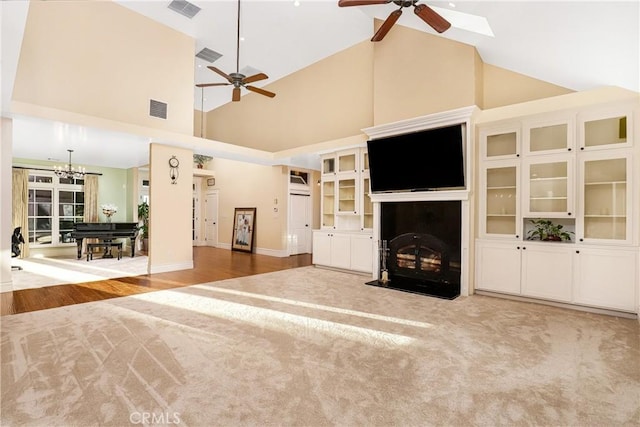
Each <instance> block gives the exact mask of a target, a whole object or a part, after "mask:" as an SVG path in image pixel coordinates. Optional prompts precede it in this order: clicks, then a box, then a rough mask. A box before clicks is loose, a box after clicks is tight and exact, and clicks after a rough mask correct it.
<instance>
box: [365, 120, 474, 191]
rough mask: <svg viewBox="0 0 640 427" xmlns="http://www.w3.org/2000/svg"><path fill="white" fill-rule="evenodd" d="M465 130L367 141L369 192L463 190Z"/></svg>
mask: <svg viewBox="0 0 640 427" xmlns="http://www.w3.org/2000/svg"><path fill="white" fill-rule="evenodd" d="M463 132H464V126H463V125H460V124H458V125H454V126H447V127H441V128H435V129H428V130H424V131H420V132H413V133H406V134H402V135H394V136H391V137H386V138H379V139H372V140H369V141H367V150H368V154H369V174H370V179H371V191H372V192H374V193H382V192H391V191H428V190H437V189H440V190H442V189H445V188H446V189H459V188H464V186H465V176H464V136H463Z"/></svg>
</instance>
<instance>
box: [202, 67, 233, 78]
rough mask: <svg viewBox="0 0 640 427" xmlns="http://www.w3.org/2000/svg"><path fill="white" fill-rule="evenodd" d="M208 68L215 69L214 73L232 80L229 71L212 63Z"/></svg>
mask: <svg viewBox="0 0 640 427" xmlns="http://www.w3.org/2000/svg"><path fill="white" fill-rule="evenodd" d="M207 68H208V69H210V70H211V71H213V72H214V73H218V74H220V75H221V76H222V77H224V78H225V79H227V80H229V81H231V77H229V75H228V74H227V73H225V72H224V71H222V70H219V69H218V68H216V67H214V66H212V65H209V66H207Z"/></svg>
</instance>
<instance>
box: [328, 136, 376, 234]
mask: <svg viewBox="0 0 640 427" xmlns="http://www.w3.org/2000/svg"><path fill="white" fill-rule="evenodd" d="M322 168H323V169H322V178H321V192H322V194H321V207H320V209H321V212H322V221H321V227H322V228H323V229H332V230H346V231H348V230H352V231H356V230H358V231H363V230H364V231H366V230H371V229H372V228H373V203H372V202H371V194H370V192H371V191H370V189H371V186H370V182H369V158H368V155H367V149H366V148H364V147H363V148H354V149H350V150H343V151H338V152H335V153H330V154H326V155H325V156H323V157H322Z"/></svg>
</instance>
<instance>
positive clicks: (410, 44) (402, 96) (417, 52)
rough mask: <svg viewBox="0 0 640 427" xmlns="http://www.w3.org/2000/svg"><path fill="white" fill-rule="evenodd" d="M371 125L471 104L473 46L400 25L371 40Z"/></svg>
mask: <svg viewBox="0 0 640 427" xmlns="http://www.w3.org/2000/svg"><path fill="white" fill-rule="evenodd" d="M375 46H376V47H375V55H374V66H373V73H374V106H373V111H374V125H381V124H385V123H392V122H396V121H398V120H404V119H410V118H413V117H419V116H424V115H427V114H431V113H436V112H440V111H447V110H452V109H455V108H460V107H468V106H470V105H474V103H475V99H474V96H475V88H474V84H475V49H474V47H473V46H470V45H466V44H462V43H458V42H454V41H451V40H448V39H445V38H441V37H437V36H433V35H430V34H427V33H423V32H421V31H416V30H413V29H410V28H406V27H403V26H400V25H396V26H394V28H393V30H392V31H390V32H389V33H388V34H387V36H386V37H385V38H384V40H383V42H380V43H375Z"/></svg>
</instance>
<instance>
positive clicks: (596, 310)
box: [475, 290, 638, 319]
mask: <svg viewBox="0 0 640 427" xmlns="http://www.w3.org/2000/svg"><path fill="white" fill-rule="evenodd" d="M475 293H476V295H484V296H488V297H496V298H504V299H509V300H513V301H520V302H531V303H534V304H542V305H550V306H553V307H559V308H568V309H571V310H577V311H585V312H587V313H595V314H606V315H608V316H616V317H624V318H626V319H638V315H637V314H636V313H630V312H626V311H617V310H609V309H605V308H596V307H588V306H584V305H575V304H569V303H563V302H555V301H546V300H541V299H537V298H528V297H521V296H517V295H509V294H501V293H499V292H491V291H479V290H476V291H475Z"/></svg>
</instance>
